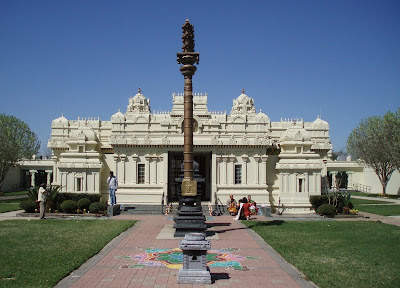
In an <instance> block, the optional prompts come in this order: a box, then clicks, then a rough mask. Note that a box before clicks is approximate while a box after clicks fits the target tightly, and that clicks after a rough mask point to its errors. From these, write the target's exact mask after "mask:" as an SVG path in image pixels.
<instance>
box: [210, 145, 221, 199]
mask: <svg viewBox="0 0 400 288" xmlns="http://www.w3.org/2000/svg"><path fill="white" fill-rule="evenodd" d="M218 162H219V159H218V158H217V155H216V154H215V153H212V154H211V202H212V203H215V201H217V198H216V197H217V195H216V194H217V181H218V180H217V178H218V170H219V169H218V168H217V167H218Z"/></svg>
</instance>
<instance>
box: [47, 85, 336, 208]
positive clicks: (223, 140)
mask: <svg viewBox="0 0 400 288" xmlns="http://www.w3.org/2000/svg"><path fill="white" fill-rule="evenodd" d="M172 102H173V103H172V110H171V111H170V112H151V109H150V100H149V99H148V98H146V97H145V96H144V95H143V94H142V93H141V91H140V89H139V91H138V93H137V94H136V95H135V96H134V97H132V98H130V99H129V103H128V106H127V109H126V112H125V113H122V112H120V111H118V112H117V113H115V114H114V115H112V117H111V121H101V120H100V119H88V118H84V119H78V120H68V119H66V118H65V117H64V116H61V117H60V118H57V119H55V120H53V121H52V132H51V139H50V140H49V143H48V147H50V148H51V149H52V150H53V161H54V164H53V165H54V167H53V183H52V184H54V185H60V186H61V191H62V192H87V193H100V194H101V195H102V197H103V199H104V200H108V188H107V183H106V179H107V177H108V175H109V172H110V171H114V174H115V175H116V176H117V177H118V181H119V187H118V191H117V201H118V203H120V204H138V203H140V204H160V203H162V201H164V202H163V203H170V202H174V201H177V199H178V193H179V191H180V185H181V184H180V181H179V180H180V177H181V175H182V172H181V165H182V162H183V129H182V123H183V94H173V95H172ZM193 103H194V104H193V105H194V107H193V115H194V125H193V126H194V133H193V134H194V135H193V141H194V148H193V150H194V160H195V162H196V163H195V168H196V170H198V171H195V176H196V178H197V180H198V183H199V188H198V189H199V190H200V191H201V192H202V201H204V202H207V203H210V202H211V203H217V202H219V200H220V201H221V202H222V203H225V201H226V199H227V198H228V197H229V194H233V195H234V197H235V198H236V199H238V198H242V197H244V196H247V195H251V196H252V198H253V199H254V200H255V201H256V202H257V203H264V204H267V205H271V206H278V203H279V202H280V205H281V206H283V208H284V210H285V211H286V212H296V213H298V212H309V211H310V202H309V196H310V195H319V194H321V187H322V185H323V179H322V176H323V175H327V160H328V159H329V157H330V153H331V150H332V145H331V143H330V139H329V125H328V123H327V122H325V121H323V120H321V119H319V118H317V119H316V120H315V121H314V122H304V121H303V120H302V119H281V121H280V122H271V120H270V118H269V117H268V116H267V115H266V114H264V113H263V112H261V110H260V111H259V112H257V110H256V106H255V101H254V99H253V98H250V97H249V96H247V95H246V94H245V93H244V91H242V94H241V95H240V96H239V97H237V98H236V99H234V100H233V105H232V109H231V111H230V113H229V114H228V113H226V112H211V111H209V110H208V108H207V94H204V95H203V94H194V97H193Z"/></svg>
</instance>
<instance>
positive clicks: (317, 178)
mask: <svg viewBox="0 0 400 288" xmlns="http://www.w3.org/2000/svg"><path fill="white" fill-rule="evenodd" d="M314 175H315V193H316V194H318V195H319V194H321V174H320V173H315V174H314Z"/></svg>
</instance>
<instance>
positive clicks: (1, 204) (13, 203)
mask: <svg viewBox="0 0 400 288" xmlns="http://www.w3.org/2000/svg"><path fill="white" fill-rule="evenodd" d="M25 199H26V198H25ZM22 200H24V199H15V200H3V201H0V213H4V212H9V211H15V210H21V208H20V207H19V203H20V202H21V201H22Z"/></svg>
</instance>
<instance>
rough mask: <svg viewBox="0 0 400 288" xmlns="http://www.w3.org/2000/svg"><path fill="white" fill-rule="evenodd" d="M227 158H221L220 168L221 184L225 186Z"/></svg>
mask: <svg viewBox="0 0 400 288" xmlns="http://www.w3.org/2000/svg"><path fill="white" fill-rule="evenodd" d="M227 165H228V157H222V167H221V172H222V173H221V178H222V179H221V184H223V185H225V184H227V175H226V174H227V172H228V171H227V170H228V167H227Z"/></svg>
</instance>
